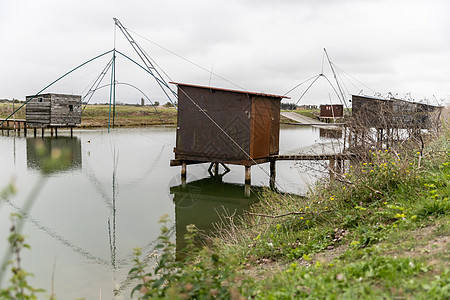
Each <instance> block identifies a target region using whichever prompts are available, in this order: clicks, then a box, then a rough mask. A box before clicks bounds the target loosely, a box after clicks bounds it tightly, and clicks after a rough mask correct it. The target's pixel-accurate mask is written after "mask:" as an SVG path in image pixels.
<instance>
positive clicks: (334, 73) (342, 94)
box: [323, 48, 348, 108]
mask: <svg viewBox="0 0 450 300" xmlns="http://www.w3.org/2000/svg"><path fill="white" fill-rule="evenodd" d="M323 51H324V52H325V54H326V56H327V59H328V63H329V64H330V68H331V71H332V72H333V75H334V79H335V80H336V84H337V86H338V89H339V92H340V94H341V96H342V101H343V102H344V105H345V107H346V108H348V106H347V103H346V102H345V97H344V92H343V91H342V89H341V86H340V85H339V81H338V80H337V77H336V72H335V71H334V67H333V64H332V63H331V60H330V57H329V56H328V52H327V49H325V48H323Z"/></svg>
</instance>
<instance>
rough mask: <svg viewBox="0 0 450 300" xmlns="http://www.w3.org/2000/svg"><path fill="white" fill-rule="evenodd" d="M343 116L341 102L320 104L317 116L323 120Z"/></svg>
mask: <svg viewBox="0 0 450 300" xmlns="http://www.w3.org/2000/svg"><path fill="white" fill-rule="evenodd" d="M342 117H344V106H343V105H342V104H322V105H320V114H319V118H320V119H324V120H329V119H336V118H342Z"/></svg>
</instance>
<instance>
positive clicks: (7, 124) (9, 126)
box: [0, 119, 27, 136]
mask: <svg viewBox="0 0 450 300" xmlns="http://www.w3.org/2000/svg"><path fill="white" fill-rule="evenodd" d="M0 123H3V124H2V125H1V126H0V129H1V131H2V132H3V131H4V130H7V131H8V134H9V130H17V131H18V132H20V129H21V127H22V129H23V132H24V135H25V136H27V120H25V119H15V120H14V119H8V120H7V119H0Z"/></svg>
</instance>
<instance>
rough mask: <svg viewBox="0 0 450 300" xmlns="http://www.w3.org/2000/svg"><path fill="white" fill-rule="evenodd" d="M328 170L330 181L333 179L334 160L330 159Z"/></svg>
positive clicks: (334, 170)
mask: <svg viewBox="0 0 450 300" xmlns="http://www.w3.org/2000/svg"><path fill="white" fill-rule="evenodd" d="M328 167H329V168H330V179H333V178H334V172H336V161H335V159H334V158H330V163H329V165H328Z"/></svg>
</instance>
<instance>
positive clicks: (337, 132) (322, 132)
mask: <svg viewBox="0 0 450 300" xmlns="http://www.w3.org/2000/svg"><path fill="white" fill-rule="evenodd" d="M319 136H320V137H321V138H327V139H340V138H342V128H319Z"/></svg>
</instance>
